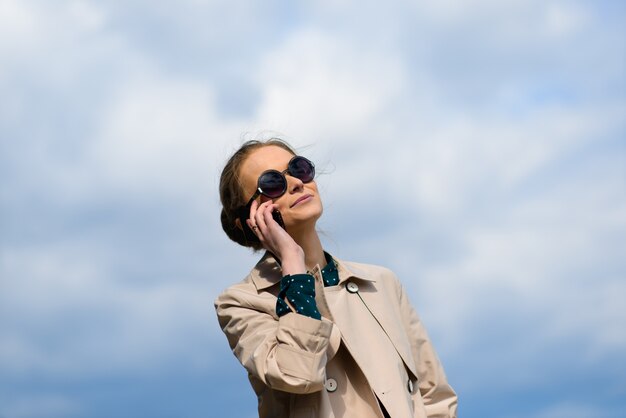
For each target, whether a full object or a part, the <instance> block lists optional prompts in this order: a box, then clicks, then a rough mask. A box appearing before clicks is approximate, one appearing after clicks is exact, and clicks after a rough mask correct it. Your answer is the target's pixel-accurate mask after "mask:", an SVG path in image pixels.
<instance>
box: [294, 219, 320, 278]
mask: <svg viewBox="0 0 626 418" xmlns="http://www.w3.org/2000/svg"><path fill="white" fill-rule="evenodd" d="M298 232H299V233H298V234H294V235H295V236H293V235H292V236H293V239H294V240H295V241H296V243H298V245H299V246H300V247H301V248H302V250H303V251H304V264H305V265H306V268H307V269H308V270H312V269H313V267H315V265H316V264H319V266H320V268H323V267H324V266H325V265H326V258H325V257H324V249H323V248H322V242H321V241H320V237H319V235H317V231H316V230H315V225H313V227H312V228H310V229H308V230H304V231H298Z"/></svg>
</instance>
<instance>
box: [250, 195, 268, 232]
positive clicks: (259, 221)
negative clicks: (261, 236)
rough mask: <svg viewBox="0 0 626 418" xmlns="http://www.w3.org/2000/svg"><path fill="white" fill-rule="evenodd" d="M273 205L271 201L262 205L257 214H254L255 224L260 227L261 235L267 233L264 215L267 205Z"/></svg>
mask: <svg viewBox="0 0 626 418" xmlns="http://www.w3.org/2000/svg"><path fill="white" fill-rule="evenodd" d="M271 203H272V201H271V200H268V201H267V202H263V203H261V204H260V205H259V207H258V208H257V210H256V213H255V214H254V222H255V223H256V226H258V227H259V231H261V233H265V231H266V228H267V224H266V222H265V216H264V213H265V211H266V210H267V209H266V208H267V205H268V204H271Z"/></svg>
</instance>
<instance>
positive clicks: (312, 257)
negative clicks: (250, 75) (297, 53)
mask: <svg viewBox="0 0 626 418" xmlns="http://www.w3.org/2000/svg"><path fill="white" fill-rule="evenodd" d="M314 176H315V167H314V165H313V163H311V162H310V161H309V160H307V159H306V158H304V157H300V156H296V153H295V152H294V151H293V150H292V148H291V147H290V146H289V145H287V144H286V143H285V142H283V141H281V140H277V139H271V140H268V141H264V142H260V141H248V142H246V143H245V144H243V146H242V147H241V148H240V149H239V150H238V151H237V152H235V154H234V155H233V156H232V157H231V158H230V160H229V161H228V163H227V164H226V166H225V167H224V170H223V172H222V175H221V179H220V197H221V202H222V205H223V209H222V214H221V220H222V227H223V229H224V231H225V232H226V234H227V235H228V236H229V237H230V238H231V239H232V240H233V241H235V242H237V243H239V244H241V245H244V246H247V247H251V248H253V249H255V250H261V249H265V250H266V251H265V254H264V256H263V257H262V258H261V260H260V261H259V262H258V264H257V265H256V266H255V267H254V269H252V271H251V272H250V274H249V275H248V276H247V277H246V278H245V279H244V280H243V281H242V282H240V283H238V284H235V285H234V286H231V287H230V288H228V289H227V290H226V291H225V292H224V293H222V294H221V295H220V296H219V297H218V298H217V300H216V301H215V307H216V311H217V315H218V319H219V323H220V326H221V327H222V330H223V331H224V333H225V334H226V337H227V338H228V342H229V344H230V347H231V348H232V350H233V352H234V354H235V356H236V357H237V358H238V359H239V361H240V362H241V364H242V365H243V366H244V367H245V368H246V370H247V371H248V376H249V379H250V383H251V384H252V388H253V389H254V391H255V392H256V394H257V397H258V400H259V408H258V409H259V416H260V417H355V418H368V417H378V418H384V417H392V418H405V417H420V418H423V417H438V418H443V417H446V418H447V417H456V404H457V398H456V394H455V393H454V391H453V390H452V388H451V387H450V386H449V385H448V383H447V380H446V377H445V375H444V372H443V369H442V367H441V364H440V363H439V360H438V359H437V356H436V354H435V351H434V349H433V347H432V345H431V343H430V340H429V338H428V336H427V334H426V331H425V329H424V327H423V325H422V323H421V322H420V320H419V318H418V316H417V314H416V313H415V311H414V310H413V308H412V307H411V305H410V303H409V300H408V298H407V295H406V294H405V293H404V291H403V288H402V286H401V285H400V283H399V282H398V280H397V279H396V277H395V276H394V274H393V273H392V272H391V271H389V270H388V269H385V268H383V267H378V266H372V265H366V264H360V263H353V262H347V261H342V260H339V259H337V258H336V257H333V256H331V255H330V254H328V253H326V252H325V251H324V250H323V247H322V244H321V242H320V239H319V236H318V234H317V232H316V230H315V224H316V222H317V220H318V219H319V217H320V216H321V215H322V201H321V199H320V195H319V193H318V190H317V185H316V183H315V181H314Z"/></svg>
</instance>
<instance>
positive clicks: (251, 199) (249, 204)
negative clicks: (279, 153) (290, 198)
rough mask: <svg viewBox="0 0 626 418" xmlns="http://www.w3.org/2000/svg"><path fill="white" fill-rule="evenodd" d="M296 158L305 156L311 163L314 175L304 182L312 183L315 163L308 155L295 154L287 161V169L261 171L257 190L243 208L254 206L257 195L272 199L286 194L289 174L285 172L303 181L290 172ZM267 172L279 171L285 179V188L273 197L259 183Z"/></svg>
mask: <svg viewBox="0 0 626 418" xmlns="http://www.w3.org/2000/svg"><path fill="white" fill-rule="evenodd" d="M296 158H303V159H304V160H306V161H307V162H308V163H309V164H310V165H311V171H312V172H313V177H311V180H309V181H307V182H304V181H303V183H305V184H306V183H310V182H312V181H313V179H314V178H315V164H313V161H311V160H309V159H308V158H306V157H303V156H301V155H294V156H293V157H292V158H291V159H290V160H289V162H288V163H287V169H285V170H284V171H278V170H274V169H270V170H265V171H264V172H262V173H261V175H260V176H259V178H258V179H257V186H256V191H255V192H254V194H253V195H252V197H251V198H250V200H248V203H246V204H245V205H244V206H242V209H243V210H245V209H246V208H250V207H251V206H252V202H254V199H256V198H257V197H259V196H260V195H263V196H267V197H269V198H270V199H278V198H279V197H281V196H282V195H284V194H285V192H286V191H287V176H285V173H287V174H289V175H290V176H291V177H295V178H297V179H298V180H300V181H302V179H300V178H298V177H296V176H294V175H293V174H291V173H290V172H289V166H290V165H291V163H292V162H293V160H295V159H296ZM265 173H278V174H280V175H281V176H282V177H283V179H284V180H285V187H284V188H283V190H282V192H281V193H280V194H279V195H278V196H275V197H271V196H268V195H267V194H265V193H263V190H261V186H260V185H259V182H260V181H261V177H263V175H264V174H265Z"/></svg>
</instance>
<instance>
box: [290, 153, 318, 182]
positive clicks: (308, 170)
mask: <svg viewBox="0 0 626 418" xmlns="http://www.w3.org/2000/svg"><path fill="white" fill-rule="evenodd" d="M289 174H291V175H292V176H294V177H297V178H299V179H300V180H302V182H303V183H308V182H310V181H312V180H313V178H314V177H315V166H314V165H313V163H312V162H311V161H309V160H307V159H306V158H304V157H294V158H293V159H292V160H291V161H290V163H289Z"/></svg>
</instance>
